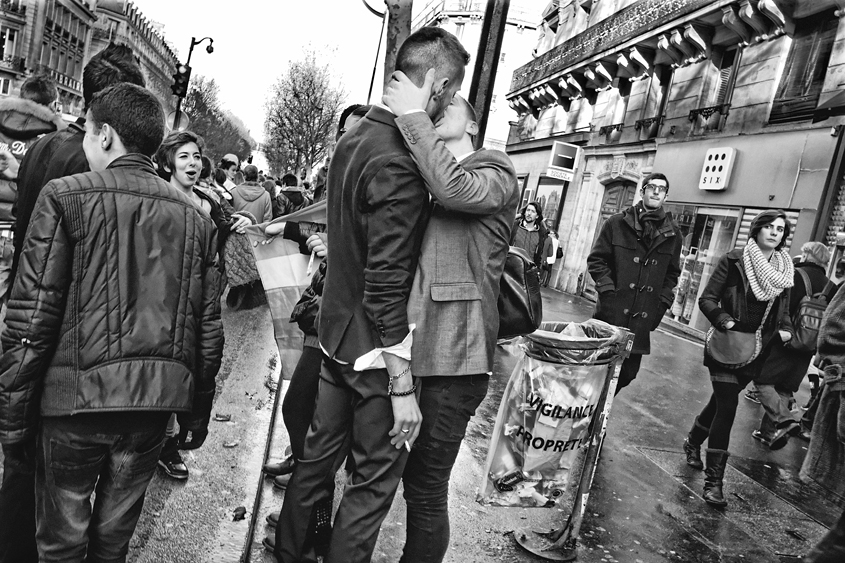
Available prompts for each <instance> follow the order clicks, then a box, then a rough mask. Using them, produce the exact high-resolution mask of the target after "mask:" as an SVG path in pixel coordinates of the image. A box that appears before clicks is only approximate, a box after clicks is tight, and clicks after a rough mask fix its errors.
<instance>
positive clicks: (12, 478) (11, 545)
mask: <svg viewBox="0 0 845 563" xmlns="http://www.w3.org/2000/svg"><path fill="white" fill-rule="evenodd" d="M9 453H11V452H9ZM21 453H22V454H23V455H17V454H16V455H14V456H12V455H6V456H4V458H3V485H2V487H0V563H37V561H38V550H37V549H36V547H35V441H32V442H31V443H30V444H27V445H26V450H25V452H21Z"/></svg>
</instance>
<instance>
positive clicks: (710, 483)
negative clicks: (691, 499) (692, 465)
mask: <svg viewBox="0 0 845 563" xmlns="http://www.w3.org/2000/svg"><path fill="white" fill-rule="evenodd" d="M706 452H707V454H706V457H707V467H706V468H705V469H704V501H705V502H706V503H707V504H709V505H711V506H718V507H723V506H727V505H728V501H726V500H725V495H724V494H723V492H722V481H723V479H724V478H725V466H727V464H728V456H730V454H729V453H728V452H726V451H725V450H711V449H709V448H708V449H707V450H706Z"/></svg>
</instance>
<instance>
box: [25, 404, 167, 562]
mask: <svg viewBox="0 0 845 563" xmlns="http://www.w3.org/2000/svg"><path fill="white" fill-rule="evenodd" d="M165 426H166V424H162V425H161V426H160V427H157V428H151V429H149V430H145V431H143V432H136V433H131V434H109V433H97V434H93V433H90V434H89V433H80V432H76V431H71V430H69V429H68V428H67V426H66V424H63V422H62V419H54V418H44V419H43V422H42V426H41V431H40V432H39V435H38V451H37V457H36V472H35V496H36V509H35V510H36V520H37V522H38V530H37V532H36V540H37V542H38V552H39V554H40V556H41V562H42V563H47V562H52V561H57V562H58V561H61V562H63V563H72V562H82V561H85V562H86V563H101V562H102V563H105V562H109V563H111V562H120V563H122V562H124V561H126V554H127V552H128V551H129V540H130V539H132V534H133V533H134V531H135V525H136V524H137V523H138V518H139V517H140V516H141V510H142V508H143V507H144V495H145V494H146V492H147V485H148V484H149V482H150V480H151V479H152V477H153V474H154V473H155V469H156V464H157V462H158V456H159V451H160V450H161V446H162V443H163V442H164V434H165ZM95 491H96V499H95V501H94V505H93V507H92V506H91V503H90V498H91V493H94V492H95ZM86 553H87V556H86Z"/></svg>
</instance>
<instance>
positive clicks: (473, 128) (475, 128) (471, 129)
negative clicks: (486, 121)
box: [466, 121, 478, 137]
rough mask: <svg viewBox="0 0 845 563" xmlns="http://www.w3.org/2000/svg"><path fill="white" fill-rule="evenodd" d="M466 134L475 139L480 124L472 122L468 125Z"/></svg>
mask: <svg viewBox="0 0 845 563" xmlns="http://www.w3.org/2000/svg"><path fill="white" fill-rule="evenodd" d="M466 132H467V133H469V134H470V135H472V136H473V137H474V136H476V135H478V123H476V122H475V121H470V122H469V123H467V128H466Z"/></svg>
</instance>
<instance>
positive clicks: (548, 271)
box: [540, 262, 552, 287]
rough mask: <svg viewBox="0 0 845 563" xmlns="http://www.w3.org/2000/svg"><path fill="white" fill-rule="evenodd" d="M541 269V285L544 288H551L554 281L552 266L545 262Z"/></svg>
mask: <svg viewBox="0 0 845 563" xmlns="http://www.w3.org/2000/svg"><path fill="white" fill-rule="evenodd" d="M540 269H541V270H542V276H541V278H540V283H541V284H542V286H543V287H549V282H550V281H552V264H549V263H545V262H544V263H543V265H542V267H541V268H540Z"/></svg>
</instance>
